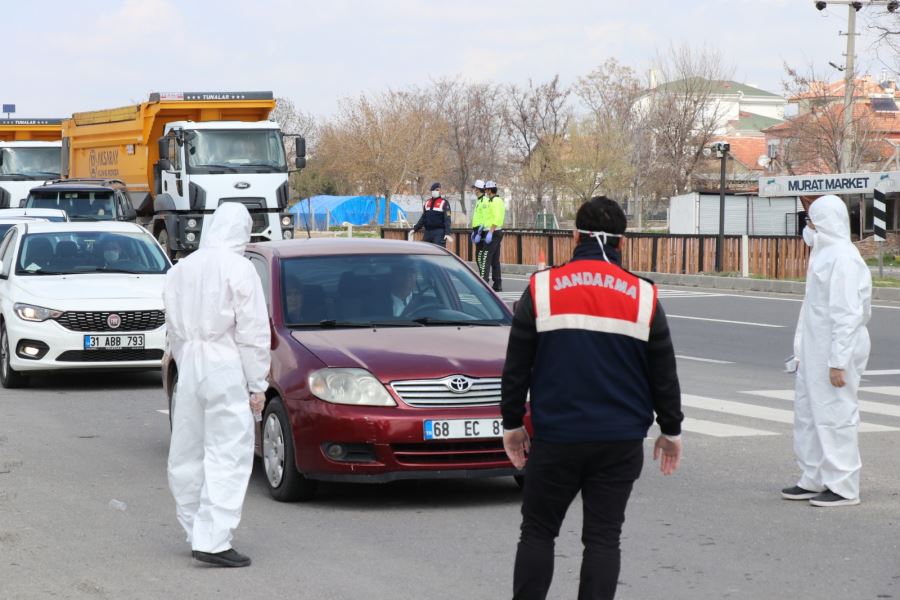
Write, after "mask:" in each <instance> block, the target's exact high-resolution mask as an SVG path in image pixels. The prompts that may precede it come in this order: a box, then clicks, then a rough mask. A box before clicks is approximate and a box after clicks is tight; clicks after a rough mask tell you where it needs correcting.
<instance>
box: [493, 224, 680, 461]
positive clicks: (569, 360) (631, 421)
mask: <svg viewBox="0 0 900 600" xmlns="http://www.w3.org/2000/svg"><path fill="white" fill-rule="evenodd" d="M605 251H606V255H607V257H609V259H610V261H611V262H613V263H614V264H616V265H618V264H619V262H620V260H619V253H618V251H617V250H615V249H614V248H611V247H610V246H606V247H605ZM581 259H590V260H597V259H600V260H602V259H603V255H602V252H601V250H600V246H599V245H598V244H597V243H596V242H595V241H594V240H590V242H583V243H581V244H579V245H578V246H577V248H576V250H575V255H574V257H573V259H572V260H573V261H577V260H581ZM598 293H599V292H598ZM529 391H530V392H531V410H532V423H533V425H534V435H535V437H536V438H539V439H544V440H546V441H549V442H557V443H567V442H593V441H608V440H627V439H642V438H644V437H646V434H647V429H648V428H649V426H650V425H651V424H652V422H653V413H654V412H655V413H656V415H657V418H656V421H657V423H659V426H660V429H661V430H662V432H663V433H665V434H667V435H678V434H680V433H681V421H682V420H683V419H684V416H683V414H682V412H681V390H680V387H679V383H678V375H677V372H676V365H675V352H674V349H673V347H672V339H671V336H670V335H669V326H668V323H667V321H666V315H665V313H664V312H663V309H662V306H661V305H660V304H659V302H657V305H656V311H655V314H654V317H653V320H652V322H651V324H650V338H649V340H648V341H646V342H644V341H641V340H638V339H635V338H631V337H628V336H624V335H618V334H613V333H600V332H594V331H585V330H578V329H564V330H558V331H548V332H545V333H540V334H539V333H538V332H537V330H536V327H535V312H534V307H533V303H532V296H531V289H530V286H529V288H528V289H526V290H525V293H524V294H523V295H522V299H521V300H520V301H519V304H518V306H517V308H516V313H515V316H514V318H513V324H512V328H511V330H510V335H509V344H508V346H507V351H506V364H505V365H504V369H503V383H502V401H501V404H500V407H501V413H502V415H503V426H504V428H505V429H515V428H516V427H520V426H521V425H522V419H523V417H524V415H525V402H526V398H527V396H528V393H529Z"/></svg>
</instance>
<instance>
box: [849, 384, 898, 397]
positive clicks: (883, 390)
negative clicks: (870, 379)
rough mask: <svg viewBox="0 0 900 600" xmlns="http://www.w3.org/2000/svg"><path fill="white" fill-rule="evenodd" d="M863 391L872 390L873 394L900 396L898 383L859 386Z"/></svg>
mask: <svg viewBox="0 0 900 600" xmlns="http://www.w3.org/2000/svg"><path fill="white" fill-rule="evenodd" d="M859 391H861V392H871V393H873V394H882V395H885V396H894V397H900V386H896V385H880V386H871V387H870V386H866V387H861V388H859Z"/></svg>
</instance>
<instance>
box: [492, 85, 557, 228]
mask: <svg viewBox="0 0 900 600" xmlns="http://www.w3.org/2000/svg"><path fill="white" fill-rule="evenodd" d="M569 94H570V90H568V89H566V88H564V87H563V86H562V85H561V84H560V82H559V75H556V76H555V77H553V79H551V80H550V81H548V82H546V83H543V84H540V85H538V86H535V85H534V83H533V82H532V81H531V80H530V79H529V80H528V87H527V88H524V89H523V88H519V87H518V86H515V85H511V86H509V87H508V88H507V92H506V106H505V111H504V122H505V125H506V133H507V136H508V139H507V142H508V144H509V152H510V155H511V159H512V165H511V166H512V167H514V168H515V169H516V170H517V174H518V177H517V179H518V184H519V187H520V189H521V192H522V194H520V196H523V197H524V198H526V199H527V200H528V201H530V202H532V203H533V204H534V205H535V206H536V207H539V208H544V209H549V210H550V211H551V212H552V211H553V204H552V202H553V200H554V199H555V187H554V184H555V183H556V182H557V181H558V178H557V172H558V171H557V169H558V160H559V155H558V153H559V150H560V148H561V146H562V143H563V141H564V138H565V133H566V130H567V129H568V127H569V121H570V118H571V111H570V109H569V106H568V102H567V100H568V97H569ZM548 196H549V198H548ZM517 204H518V206H514V207H513V212H520V211H521V210H522V205H524V204H525V203H524V202H519V203H517Z"/></svg>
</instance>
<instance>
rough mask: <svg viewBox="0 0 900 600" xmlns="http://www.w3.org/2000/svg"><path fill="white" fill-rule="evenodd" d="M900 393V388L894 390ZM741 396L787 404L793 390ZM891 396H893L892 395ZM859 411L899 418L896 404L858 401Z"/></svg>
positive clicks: (867, 390)
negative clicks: (772, 399) (770, 399)
mask: <svg viewBox="0 0 900 600" xmlns="http://www.w3.org/2000/svg"><path fill="white" fill-rule="evenodd" d="M859 389H860V391H861V392H862V391H865V392H870V391H873V388H868V387H865V388H859ZM894 389H897V390H898V391H900V388H894ZM741 393H742V394H751V395H753V396H762V397H763V398H774V399H776V400H787V401H788V402H793V401H794V390H753V391H749V392H741ZM875 393H887V392H875ZM892 395H893V394H892ZM859 411H860V412H864V413H870V414H873V415H882V416H885V417H898V418H900V406H898V405H896V404H886V403H884V402H872V401H871V400H860V401H859ZM862 430H863V429H862V426H860V431H862Z"/></svg>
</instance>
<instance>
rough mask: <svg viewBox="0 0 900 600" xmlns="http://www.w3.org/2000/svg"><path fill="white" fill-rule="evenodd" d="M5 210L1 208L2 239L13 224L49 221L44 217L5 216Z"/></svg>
mask: <svg viewBox="0 0 900 600" xmlns="http://www.w3.org/2000/svg"><path fill="white" fill-rule="evenodd" d="M2 213H3V211H2V210H0V239H3V236H4V235H6V232H7V231H9V230H10V229H12V227H13V225H18V224H19V223H34V222H41V221H43V222H45V223H46V222H47V219H42V218H39V217H7V216H4V215H3V214H2Z"/></svg>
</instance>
